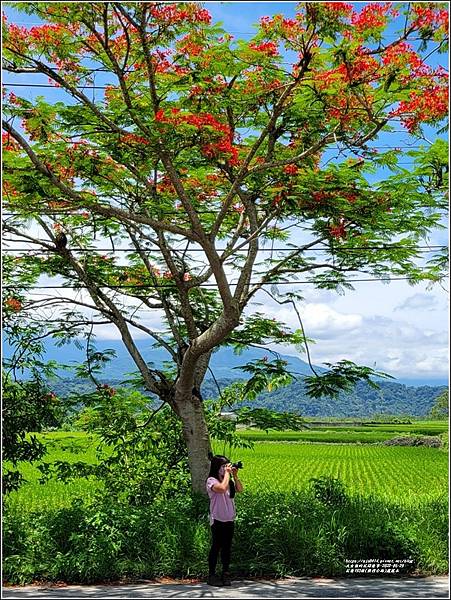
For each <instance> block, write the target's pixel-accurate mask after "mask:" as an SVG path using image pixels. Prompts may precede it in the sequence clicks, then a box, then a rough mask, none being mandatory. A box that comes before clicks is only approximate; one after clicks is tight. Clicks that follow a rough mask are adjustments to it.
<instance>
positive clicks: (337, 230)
mask: <svg viewBox="0 0 451 600" xmlns="http://www.w3.org/2000/svg"><path fill="white" fill-rule="evenodd" d="M329 233H330V235H331V236H332V237H334V238H336V239H341V238H345V237H346V228H345V225H344V221H343V219H340V222H339V223H338V225H331V226H330V227H329Z"/></svg>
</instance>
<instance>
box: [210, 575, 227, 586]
mask: <svg viewBox="0 0 451 600" xmlns="http://www.w3.org/2000/svg"><path fill="white" fill-rule="evenodd" d="M207 584H208V585H215V586H217V587H219V586H221V585H223V583H222V579H220V578H219V577H217V576H216V575H209V576H208V579H207Z"/></svg>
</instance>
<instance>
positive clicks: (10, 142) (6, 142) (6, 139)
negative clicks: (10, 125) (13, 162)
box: [2, 131, 20, 152]
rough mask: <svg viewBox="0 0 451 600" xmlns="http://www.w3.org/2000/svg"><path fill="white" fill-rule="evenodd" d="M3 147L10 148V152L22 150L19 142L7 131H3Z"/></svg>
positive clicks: (4, 148)
mask: <svg viewBox="0 0 451 600" xmlns="http://www.w3.org/2000/svg"><path fill="white" fill-rule="evenodd" d="M2 148H3V150H8V151H9V152H15V151H17V150H20V146H19V144H18V143H17V142H16V140H15V139H14V138H13V137H11V135H10V134H9V133H7V132H6V131H3V132H2Z"/></svg>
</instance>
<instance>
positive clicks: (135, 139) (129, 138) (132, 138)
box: [119, 133, 149, 145]
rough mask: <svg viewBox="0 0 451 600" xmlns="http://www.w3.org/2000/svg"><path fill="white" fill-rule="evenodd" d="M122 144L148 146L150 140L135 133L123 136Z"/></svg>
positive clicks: (121, 138)
mask: <svg viewBox="0 0 451 600" xmlns="http://www.w3.org/2000/svg"><path fill="white" fill-rule="evenodd" d="M119 139H120V141H121V142H123V143H124V144H132V145H133V144H144V145H147V144H148V143H149V140H147V139H146V138H144V137H142V136H140V135H136V134H134V133H126V134H124V135H121V137H120V138H119Z"/></svg>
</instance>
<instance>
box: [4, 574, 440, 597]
mask: <svg viewBox="0 0 451 600" xmlns="http://www.w3.org/2000/svg"><path fill="white" fill-rule="evenodd" d="M448 590H449V579H448V577H401V578H398V579H394V578H380V579H374V578H363V577H359V578H354V579H351V578H347V579H321V578H310V577H300V578H294V577H292V578H287V579H283V580H280V579H279V580H277V581H262V580H260V581H249V580H239V581H233V582H232V585H231V587H221V588H215V587H211V586H208V585H206V584H205V583H151V582H149V583H136V584H123V585H68V586H64V587H61V586H51V585H49V586H45V585H42V586H25V587H4V588H3V598H17V599H21V598H125V599H127V598H415V599H416V598H447V597H448Z"/></svg>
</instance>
